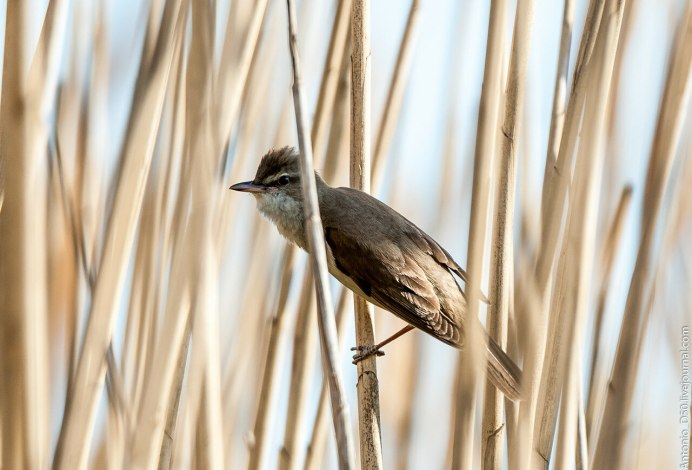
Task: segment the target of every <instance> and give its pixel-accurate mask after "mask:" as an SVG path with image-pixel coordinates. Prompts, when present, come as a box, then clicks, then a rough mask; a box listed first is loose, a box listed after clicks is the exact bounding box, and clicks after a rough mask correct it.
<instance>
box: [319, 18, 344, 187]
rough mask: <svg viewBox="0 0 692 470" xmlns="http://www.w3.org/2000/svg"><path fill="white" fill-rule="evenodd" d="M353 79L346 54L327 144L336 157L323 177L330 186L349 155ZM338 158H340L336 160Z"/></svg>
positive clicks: (341, 66)
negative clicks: (350, 97)
mask: <svg viewBox="0 0 692 470" xmlns="http://www.w3.org/2000/svg"><path fill="white" fill-rule="evenodd" d="M350 48H351V30H350V28H349V31H348V36H347V38H346V42H345V44H344V49H349V50H350ZM350 78H351V55H350V54H347V53H346V52H344V54H343V56H342V58H341V65H340V67H339V83H338V86H337V88H336V96H335V97H334V107H333V109H332V128H331V129H330V131H329V142H328V143H327V155H335V158H328V159H327V160H326V161H325V163H324V168H323V171H322V176H323V177H324V179H325V181H327V183H329V184H334V177H335V175H336V169H337V167H338V163H339V161H341V158H340V157H341V156H342V155H344V154H346V153H348V146H349V140H348V139H349V138H350V132H345V131H346V129H347V128H348V124H349V122H348V120H349V118H350V115H351V110H350V109H349V106H348V104H349V96H350V94H349V88H350V84H351V82H350ZM336 156H338V157H339V158H336Z"/></svg>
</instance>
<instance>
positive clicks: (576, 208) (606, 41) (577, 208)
mask: <svg viewBox="0 0 692 470" xmlns="http://www.w3.org/2000/svg"><path fill="white" fill-rule="evenodd" d="M619 7H620V8H619V9H616V10H609V9H606V10H604V13H603V19H602V20H601V23H600V29H599V32H598V36H597V42H596V46H595V48H594V52H593V58H594V60H593V63H594V67H595V68H594V70H593V72H592V73H591V74H590V75H589V77H588V85H587V88H588V89H589V93H588V95H587V97H586V103H585V110H584V113H585V115H587V116H588V119H585V120H584V130H583V136H582V141H581V145H580V147H579V149H578V152H579V156H578V159H577V163H576V167H575V176H574V182H573V184H572V189H571V191H570V192H571V194H570V200H569V221H570V222H569V224H568V226H567V228H566V235H565V239H564V240H563V249H562V250H563V252H564V253H565V256H564V258H561V260H560V262H561V263H562V262H564V263H565V265H564V266H563V267H562V269H561V270H560V271H561V273H563V272H564V273H565V274H560V275H561V276H565V278H564V284H565V299H564V303H562V302H561V305H560V308H559V310H553V312H551V317H552V320H553V321H552V322H551V333H550V334H549V338H550V339H549V344H548V346H547V351H546V362H545V364H544V369H543V373H544V378H545V382H544V383H545V384H546V395H545V396H546V397H548V398H547V399H546V401H545V402H544V403H545V405H544V406H543V408H542V420H541V423H542V426H541V428H540V434H539V435H537V436H534V437H535V438H537V439H538V445H537V446H536V447H535V450H536V453H537V458H536V463H537V465H544V464H542V463H541V462H540V460H542V461H543V462H544V463H545V467H544V468H547V463H548V462H549V460H550V455H551V450H552V444H553V441H554V433H555V426H556V421H555V419H556V416H557V413H558V402H559V397H560V390H561V389H562V395H563V402H562V403H563V404H562V406H561V408H563V409H564V413H563V416H562V417H561V431H562V433H561V438H560V443H561V446H560V451H561V452H560V454H559V455H558V466H559V467H561V468H566V467H568V466H571V465H573V464H572V461H573V459H574V456H575V449H576V445H577V438H576V431H577V423H578V419H577V418H578V416H577V412H578V409H577V400H578V392H577V391H576V390H575V389H574V388H568V387H566V386H563V380H564V371H567V372H568V373H569V374H572V375H573V374H576V373H577V371H576V370H574V369H572V368H569V367H567V366H568V365H569V364H572V361H571V359H570V356H571V355H573V354H577V351H576V350H577V349H578V348H581V328H582V326H583V323H584V318H585V316H586V308H587V307H586V305H587V302H588V290H587V287H588V279H589V276H590V275H591V266H592V264H593V250H594V248H593V246H594V237H595V236H596V221H597V206H596V204H597V202H598V191H599V189H600V180H601V173H602V161H601V158H600V157H599V156H600V155H601V154H602V148H601V147H602V143H603V142H604V133H603V130H604V129H605V127H606V113H607V104H608V92H609V90H610V81H611V78H612V72H613V64H614V61H615V56H616V53H617V51H618V37H619V31H620V25H621V22H622V15H623V8H624V4H623V3H621V4H620V5H619ZM608 8H609V6H608ZM595 185H598V186H595ZM553 305H558V304H557V303H555V302H554V303H553ZM563 346H564V347H563ZM575 364H576V362H575ZM567 381H568V382H569V383H570V384H572V385H574V386H576V383H577V379H576V377H569V375H568V376H567ZM541 386H543V383H542V384H541ZM538 456H540V459H539V458H538Z"/></svg>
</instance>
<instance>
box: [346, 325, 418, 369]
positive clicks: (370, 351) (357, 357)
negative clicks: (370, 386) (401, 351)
mask: <svg viewBox="0 0 692 470" xmlns="http://www.w3.org/2000/svg"><path fill="white" fill-rule="evenodd" d="M414 328H415V327H414V326H411V325H406V326H405V327H403V328H402V329H400V330H399V331H397V332H396V333H394V334H393V335H392V336H390V337H389V338H387V339H385V340H384V341H380V342H379V343H377V344H370V345H366V346H355V347H353V348H351V351H358V353H356V354H354V355H353V363H354V364H358V363H359V362H360V361H362V360H363V359H365V358H367V357H370V356H372V355H376V356H384V351H380V349H381V348H383V347H384V346H386V345H388V344H389V343H391V342H392V341H394V340H395V339H397V338H398V337H399V336H403V335H405V334H406V333H408V332H409V331H411V330H412V329H414Z"/></svg>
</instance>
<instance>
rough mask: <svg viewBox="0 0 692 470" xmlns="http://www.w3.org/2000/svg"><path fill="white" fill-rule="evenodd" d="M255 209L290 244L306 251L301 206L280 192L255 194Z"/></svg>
mask: <svg viewBox="0 0 692 470" xmlns="http://www.w3.org/2000/svg"><path fill="white" fill-rule="evenodd" d="M255 199H257V208H258V209H259V211H260V213H261V214H262V215H263V216H265V217H266V218H268V219H269V220H271V221H272V222H273V223H274V225H276V228H277V229H278V230H279V233H280V234H281V235H283V236H284V237H285V238H286V239H287V240H288V241H290V242H291V243H295V244H296V245H298V246H299V247H301V248H303V249H307V243H306V240H305V229H304V222H303V220H304V217H305V216H304V214H303V206H302V205H301V204H300V203H299V202H298V201H296V200H295V199H293V198H292V197H290V196H288V195H286V194H285V193H282V192H280V191H270V192H266V193H256V194H255Z"/></svg>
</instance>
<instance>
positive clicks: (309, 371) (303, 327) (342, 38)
mask: <svg viewBox="0 0 692 470" xmlns="http://www.w3.org/2000/svg"><path fill="white" fill-rule="evenodd" d="M306 5H307V2H305V3H303V4H302V6H303V8H305V6H306ZM349 11H350V2H349V1H348V0H342V1H341V2H340V3H339V5H338V7H337V12H336V15H335V17H334V23H333V26H332V34H331V38H330V42H329V48H328V50H327V57H326V60H325V64H324V71H323V73H322V82H321V85H320V92H319V95H318V98H317V106H316V109H315V117H314V121H313V123H312V131H311V140H312V147H313V152H314V153H313V154H314V155H316V156H317V158H318V160H321V158H320V155H322V154H323V153H324V151H323V149H322V147H324V143H323V142H324V138H325V137H326V133H327V130H328V129H329V127H328V125H327V124H328V122H329V118H330V117H331V115H332V110H334V109H335V105H337V103H336V102H335V99H336V93H337V89H338V85H339V72H340V68H341V63H342V62H343V61H344V60H345V59H346V60H347V59H348V54H346V47H347V46H348V33H349V27H348V26H349V19H350V16H349ZM302 16H306V15H302ZM337 67H339V69H337ZM335 69H336V70H335ZM342 101H344V100H342ZM339 106H341V107H343V106H342V105H341V104H339ZM333 132H334V131H333ZM330 139H331V137H330ZM329 142H330V143H331V140H330V141H329ZM337 156H338V155H337V152H329V151H328V152H327V154H326V155H325V157H324V161H325V165H329V167H331V168H335V167H336V164H335V160H336V159H337ZM323 176H324V177H327V176H328V175H326V174H325V175H323ZM312 279H313V276H312V273H311V271H309V270H306V272H305V273H304V275H303V284H302V287H301V291H300V304H299V306H298V315H297V318H296V324H295V329H294V341H293V363H292V366H291V383H290V386H289V394H288V403H289V407H288V414H287V416H286V426H285V431H284V445H283V447H282V448H281V450H280V453H279V468H281V469H284V470H286V469H294V468H298V466H299V464H300V460H299V459H300V458H301V455H300V450H299V448H298V447H297V446H298V436H299V434H300V433H301V431H302V429H303V426H304V422H305V419H306V418H305V416H304V414H305V411H306V407H305V405H306V400H307V397H308V392H309V390H310V389H309V384H310V382H311V381H312V378H313V367H312V366H313V362H312V361H313V357H314V353H315V347H316V346H317V342H316V337H317V323H316V317H315V314H314V313H313V312H314V293H313V281H312Z"/></svg>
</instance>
